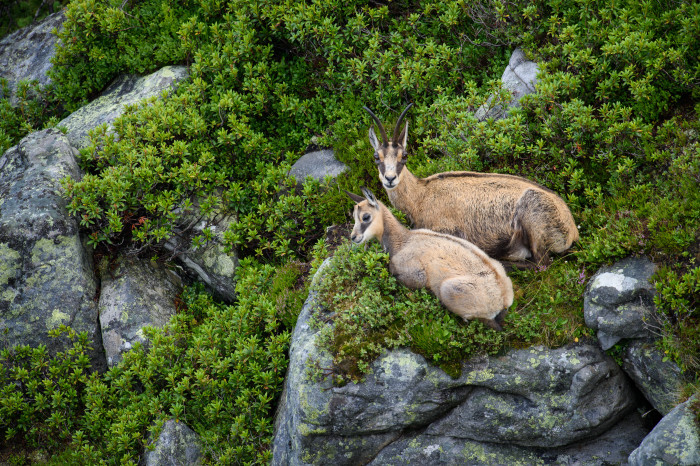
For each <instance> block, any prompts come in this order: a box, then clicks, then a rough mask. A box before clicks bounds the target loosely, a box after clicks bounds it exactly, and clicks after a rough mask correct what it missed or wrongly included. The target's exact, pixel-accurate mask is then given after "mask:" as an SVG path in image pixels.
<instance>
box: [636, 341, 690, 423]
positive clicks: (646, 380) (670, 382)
mask: <svg viewBox="0 0 700 466" xmlns="http://www.w3.org/2000/svg"><path fill="white" fill-rule="evenodd" d="M622 361H623V365H622V368H623V370H624V371H625V372H626V373H627V375H629V376H630V378H631V379H632V381H633V382H634V384H635V385H636V386H637V388H639V391H641V392H642V394H643V395H644V397H645V398H646V399H647V400H648V401H649V403H651V405H652V406H653V407H654V408H655V409H656V410H657V411H658V412H659V413H661V414H662V415H663V416H665V415H666V414H668V413H669V412H670V411H671V410H672V409H673V407H674V406H675V405H676V403H677V402H678V400H677V398H678V393H679V392H680V388H681V385H682V383H683V374H682V373H681V370H680V369H679V368H678V366H677V365H676V364H674V363H673V362H671V361H664V354H663V352H662V351H661V350H660V349H658V348H657V347H656V346H654V344H653V343H645V342H643V341H638V340H635V341H633V342H631V343H630V344H629V345H627V347H626V348H625V352H624V354H623V355H622Z"/></svg>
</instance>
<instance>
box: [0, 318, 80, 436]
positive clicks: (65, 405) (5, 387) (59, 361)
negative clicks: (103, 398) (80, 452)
mask: <svg viewBox="0 0 700 466" xmlns="http://www.w3.org/2000/svg"><path fill="white" fill-rule="evenodd" d="M49 336H50V337H51V338H63V339H67V340H69V341H70V342H72V345H73V346H72V347H71V348H70V349H68V350H66V351H63V352H59V353H58V354H56V355H55V356H54V357H53V358H49V356H48V350H47V348H46V346H45V345H41V346H39V347H37V348H31V347H29V346H27V345H17V346H14V347H13V348H11V349H4V350H2V351H0V436H1V437H0V439H1V440H0V445H1V444H3V443H5V442H12V441H16V440H17V439H18V438H23V439H24V440H25V441H26V442H27V443H28V445H29V446H31V447H35V448H36V447H44V448H56V447H58V446H59V445H60V444H61V443H64V442H66V441H68V440H70V438H71V433H72V432H73V431H74V430H76V429H77V428H78V426H79V421H78V417H79V415H80V414H81V412H82V410H83V404H82V397H83V396H84V394H85V391H86V389H87V385H88V384H89V383H90V379H89V376H88V373H89V368H90V360H89V358H88V356H87V355H86V352H87V351H89V350H90V347H89V345H88V341H87V335H86V334H80V335H77V334H76V332H75V331H73V330H72V329H69V328H67V327H65V326H63V325H61V326H60V327H59V328H57V329H55V330H52V331H51V332H49Z"/></svg>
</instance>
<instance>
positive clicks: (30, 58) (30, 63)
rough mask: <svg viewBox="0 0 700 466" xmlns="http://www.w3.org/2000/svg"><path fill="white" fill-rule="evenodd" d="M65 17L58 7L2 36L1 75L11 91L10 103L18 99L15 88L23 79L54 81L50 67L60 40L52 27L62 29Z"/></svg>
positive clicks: (44, 83)
mask: <svg viewBox="0 0 700 466" xmlns="http://www.w3.org/2000/svg"><path fill="white" fill-rule="evenodd" d="M65 19H66V17H65V15H64V14H63V12H62V11H59V12H57V13H54V14H52V15H49V16H47V17H46V18H44V19H43V20H41V21H39V22H38V23H36V24H32V25H30V26H27V27H24V28H22V29H18V30H17V31H15V32H13V33H11V34H8V35H7V36H5V37H3V38H2V40H0V78H5V79H6V80H7V83H8V85H9V88H10V95H9V96H6V97H9V98H10V103H11V104H13V105H14V104H16V103H17V99H16V95H15V91H16V89H17V84H18V83H19V82H20V81H37V82H38V83H39V85H40V86H46V85H47V84H49V83H50V82H51V79H50V78H49V76H48V71H49V70H50V69H51V67H52V66H53V65H52V64H51V59H52V58H53V56H54V55H55V54H56V42H57V41H58V38H57V37H56V36H55V35H53V34H52V33H51V31H52V30H53V29H54V28H56V29H60V28H61V26H62V25H63V21H65Z"/></svg>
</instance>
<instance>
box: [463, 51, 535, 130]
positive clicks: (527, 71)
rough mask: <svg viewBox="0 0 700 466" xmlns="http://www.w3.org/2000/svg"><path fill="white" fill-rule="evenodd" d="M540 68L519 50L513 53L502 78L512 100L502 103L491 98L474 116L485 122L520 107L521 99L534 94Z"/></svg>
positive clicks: (501, 116)
mask: <svg viewBox="0 0 700 466" xmlns="http://www.w3.org/2000/svg"><path fill="white" fill-rule="evenodd" d="M538 72H539V68H538V66H537V63H535V62H534V61H532V60H528V59H527V58H526V57H525V54H524V53H523V51H522V50H520V49H519V48H517V49H515V50H514V51H513V54H512V55H511V56H510V60H509V61H508V66H506V69H505V71H503V76H501V83H502V84H503V87H504V88H505V89H507V90H508V92H509V93H510V100H508V101H501V100H500V99H498V98H496V97H494V96H491V97H489V99H488V100H487V102H486V104H484V105H482V106H481V107H479V108H478V109H477V111H476V112H475V114H474V116H475V117H476V119H477V120H479V121H484V120H486V119H488V118H493V119H496V120H498V119H500V118H504V117H505V116H506V114H507V113H508V110H510V109H511V108H517V107H519V106H520V99H522V98H523V97H524V96H526V95H527V94H534V93H535V92H536V88H535V86H536V85H537V73H538Z"/></svg>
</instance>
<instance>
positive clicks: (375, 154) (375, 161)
mask: <svg viewBox="0 0 700 466" xmlns="http://www.w3.org/2000/svg"><path fill="white" fill-rule="evenodd" d="M374 163H376V164H379V154H378V153H377V152H375V153H374Z"/></svg>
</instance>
